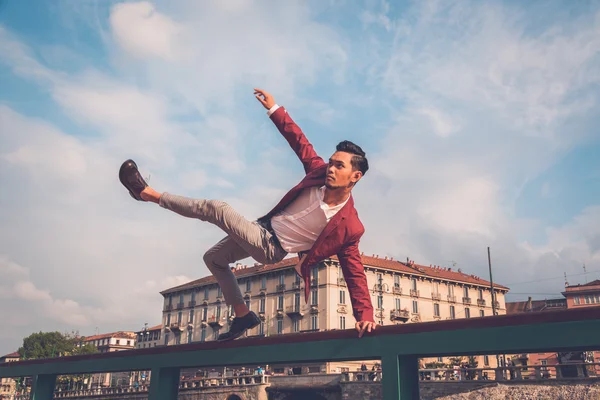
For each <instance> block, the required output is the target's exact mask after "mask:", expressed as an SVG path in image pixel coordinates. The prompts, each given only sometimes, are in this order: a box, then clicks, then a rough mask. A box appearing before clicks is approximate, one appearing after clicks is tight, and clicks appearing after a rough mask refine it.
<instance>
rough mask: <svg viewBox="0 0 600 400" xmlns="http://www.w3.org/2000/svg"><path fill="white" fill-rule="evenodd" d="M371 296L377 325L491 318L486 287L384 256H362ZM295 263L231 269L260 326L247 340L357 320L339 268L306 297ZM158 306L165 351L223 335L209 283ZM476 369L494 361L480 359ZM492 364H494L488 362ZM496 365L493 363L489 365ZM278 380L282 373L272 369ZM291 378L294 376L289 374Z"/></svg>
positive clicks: (324, 273) (318, 271) (227, 316)
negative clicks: (161, 307)
mask: <svg viewBox="0 0 600 400" xmlns="http://www.w3.org/2000/svg"><path fill="white" fill-rule="evenodd" d="M362 262H363V264H364V266H365V273H366V276H367V282H368V286H369V291H370V292H371V298H372V303H373V307H374V311H375V320H376V322H377V323H379V324H380V325H390V324H398V323H405V322H421V321H436V320H446V319H457V318H476V317H481V316H486V315H488V316H489V315H492V292H491V289H490V283H489V282H488V281H486V280H483V279H481V278H479V277H477V276H474V275H470V274H465V273H463V272H462V271H461V270H460V269H459V270H454V269H452V268H442V267H438V266H429V267H427V266H422V265H418V264H415V263H414V262H413V261H407V262H400V261H397V260H394V259H391V258H388V257H385V258H380V257H378V256H372V257H369V256H365V255H364V254H363V255H362ZM297 263H298V258H297V257H293V258H288V259H285V260H283V261H281V262H279V263H277V264H272V265H261V264H255V265H254V266H251V267H247V266H242V265H241V264H238V265H236V267H235V268H232V270H233V273H234V274H235V276H236V277H237V279H238V282H239V285H240V287H241V290H242V293H243V294H244V299H245V302H246V305H247V306H248V307H249V308H250V309H251V310H253V311H254V312H256V313H257V315H258V316H259V317H260V318H261V320H262V321H263V322H262V323H261V324H260V325H259V326H258V327H256V328H254V329H252V330H251V331H249V332H248V333H247V335H248V336H272V335H281V334H286V333H300V332H313V331H319V330H334V329H351V328H353V327H354V324H355V319H354V316H353V314H352V305H351V303H350V297H349V293H348V290H347V287H346V281H345V279H344V275H343V272H342V268H341V266H340V263H339V261H338V259H337V258H336V257H332V258H330V259H327V260H325V261H323V262H321V263H319V264H318V265H316V266H314V267H313V268H312V270H311V272H310V274H311V279H310V286H311V287H310V298H309V302H308V304H305V301H304V295H303V293H304V291H303V287H304V283H303V281H302V280H301V279H300V277H299V276H298V275H297V273H296V271H295V269H294V266H295V265H296V264H297ZM506 292H508V288H506V287H504V286H500V285H497V284H496V285H494V293H495V304H494V305H495V310H496V314H504V313H505V312H506V309H505V300H504V295H505V294H506ZM161 294H162V295H163V296H164V307H163V326H164V332H163V339H162V341H163V344H165V345H178V344H183V343H191V342H204V341H210V340H215V339H216V338H217V336H218V335H219V334H220V333H221V332H224V331H226V330H228V329H229V328H228V325H229V323H230V322H231V320H232V318H233V310H232V309H231V307H227V306H226V305H225V301H224V298H223V294H222V292H221V289H220V288H219V286H218V285H217V284H216V280H215V278H214V277H213V276H207V277H204V278H202V279H198V280H195V281H192V282H189V283H186V284H184V285H180V286H177V287H173V288H170V289H167V290H165V291H163V292H161ZM480 358H481V360H480V366H484V365H486V366H487V365H490V359H492V357H487V356H486V357H480ZM493 361H494V363H495V360H493ZM360 364H361V363H360V362H356V363H354V362H347V363H315V364H314V365H304V366H303V367H302V369H303V370H302V373H306V372H309V373H323V372H327V373H334V372H342V371H348V370H352V371H354V370H356V369H358V368H360ZM494 365H495V364H494ZM270 368H272V369H273V371H274V372H275V373H284V372H286V371H285V368H284V366H270ZM294 372H295V373H296V372H297V371H296V370H294Z"/></svg>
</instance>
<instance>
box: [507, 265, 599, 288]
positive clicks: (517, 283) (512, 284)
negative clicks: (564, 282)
mask: <svg viewBox="0 0 600 400" xmlns="http://www.w3.org/2000/svg"><path fill="white" fill-rule="evenodd" d="M596 271H600V269H594V270H591V271H587V272H580V273H578V274H569V276H580V275H586V274H589V273H590V272H596ZM560 278H563V279H564V276H562V275H561V276H555V277H552V278H543V279H536V280H534V281H526V282H516V283H507V284H505V286H514V285H524V284H526V283H537V282H544V281H550V280H553V279H560Z"/></svg>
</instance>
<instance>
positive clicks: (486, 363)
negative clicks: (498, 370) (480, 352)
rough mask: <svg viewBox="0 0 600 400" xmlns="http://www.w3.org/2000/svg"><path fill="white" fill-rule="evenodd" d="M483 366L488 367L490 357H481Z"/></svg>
mask: <svg viewBox="0 0 600 400" xmlns="http://www.w3.org/2000/svg"><path fill="white" fill-rule="evenodd" d="M483 365H485V366H486V367H487V366H489V365H490V357H489V356H483Z"/></svg>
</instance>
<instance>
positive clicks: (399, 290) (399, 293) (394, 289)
mask: <svg viewBox="0 0 600 400" xmlns="http://www.w3.org/2000/svg"><path fill="white" fill-rule="evenodd" d="M392 290H393V292H394V294H397V295H398V296H400V295H401V294H402V288H401V287H400V286H394V288H393V289H392Z"/></svg>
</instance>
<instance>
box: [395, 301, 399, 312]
mask: <svg viewBox="0 0 600 400" xmlns="http://www.w3.org/2000/svg"><path fill="white" fill-rule="evenodd" d="M395 300H396V310H399V309H400V299H395Z"/></svg>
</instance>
